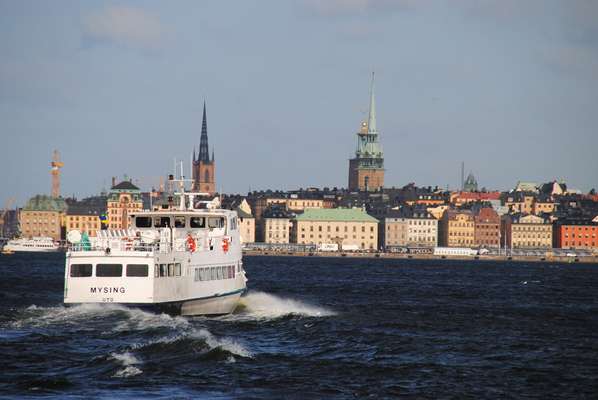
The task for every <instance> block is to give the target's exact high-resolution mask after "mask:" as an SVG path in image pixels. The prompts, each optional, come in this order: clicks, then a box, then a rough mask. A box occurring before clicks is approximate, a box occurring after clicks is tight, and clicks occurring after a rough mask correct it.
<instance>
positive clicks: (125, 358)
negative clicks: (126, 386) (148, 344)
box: [110, 351, 143, 378]
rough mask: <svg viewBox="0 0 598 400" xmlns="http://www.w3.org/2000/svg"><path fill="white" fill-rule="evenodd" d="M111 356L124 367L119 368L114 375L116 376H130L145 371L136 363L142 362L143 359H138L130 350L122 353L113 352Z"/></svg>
mask: <svg viewBox="0 0 598 400" xmlns="http://www.w3.org/2000/svg"><path fill="white" fill-rule="evenodd" d="M110 356H112V358H114V359H115V360H117V361H119V362H120V363H121V364H122V366H123V367H124V368H121V369H119V370H118V371H116V373H115V374H114V375H113V376H114V377H116V378H128V377H130V376H135V375H139V374H141V373H143V371H142V370H141V369H139V368H137V367H136V366H135V365H139V364H141V361H139V359H137V357H135V356H134V355H133V354H131V353H129V352H128V351H127V352H125V353H122V354H118V353H111V354H110Z"/></svg>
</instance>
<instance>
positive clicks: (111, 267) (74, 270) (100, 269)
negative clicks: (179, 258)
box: [70, 264, 180, 278]
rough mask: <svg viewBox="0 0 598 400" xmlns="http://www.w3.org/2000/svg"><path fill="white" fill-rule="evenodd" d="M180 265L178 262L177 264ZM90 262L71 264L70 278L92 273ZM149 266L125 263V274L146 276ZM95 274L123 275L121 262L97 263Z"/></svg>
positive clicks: (105, 275)
mask: <svg viewBox="0 0 598 400" xmlns="http://www.w3.org/2000/svg"><path fill="white" fill-rule="evenodd" d="M179 265H180V264H179ZM93 270H94V268H93V265H92V264H71V268H70V277H71V278H86V277H90V276H92V275H93ZM148 270H149V266H148V265H147V264H127V266H126V276H128V277H146V276H148ZM95 276H98V277H121V276H123V266H122V264H97V265H96V266H95Z"/></svg>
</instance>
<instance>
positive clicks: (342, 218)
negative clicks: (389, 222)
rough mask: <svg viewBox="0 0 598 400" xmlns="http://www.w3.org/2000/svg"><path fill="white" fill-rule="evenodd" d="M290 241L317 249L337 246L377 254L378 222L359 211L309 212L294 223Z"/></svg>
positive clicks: (331, 209) (348, 209) (343, 209)
mask: <svg viewBox="0 0 598 400" xmlns="http://www.w3.org/2000/svg"><path fill="white" fill-rule="evenodd" d="M291 241H292V242H293V243H298V244H315V245H322V244H330V243H336V244H338V245H339V247H340V248H352V247H354V248H355V249H360V250H375V249H376V248H377V245H378V220H377V219H376V218H374V217H372V216H370V215H368V214H367V213H366V212H365V211H363V210H361V209H357V208H322V209H313V208H308V209H306V210H305V212H303V213H302V214H298V215H297V216H296V217H295V218H294V219H293V225H292V231H291Z"/></svg>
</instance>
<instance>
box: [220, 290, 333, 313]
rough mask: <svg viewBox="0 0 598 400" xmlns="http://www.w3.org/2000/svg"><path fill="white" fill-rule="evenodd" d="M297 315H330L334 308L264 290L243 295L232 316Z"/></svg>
mask: <svg viewBox="0 0 598 400" xmlns="http://www.w3.org/2000/svg"><path fill="white" fill-rule="evenodd" d="M289 315H296V316H302V317H329V316H333V315H336V313H335V312H334V311H332V310H329V309H327V308H324V307H319V306H315V305H311V304H308V303H305V302H302V301H299V300H294V299H288V298H282V297H278V296H274V295H272V294H268V293H264V292H249V293H248V294H247V295H246V296H244V297H241V302H240V304H239V308H238V309H237V311H236V312H235V314H234V315H233V316H232V317H233V318H234V317H246V318H249V319H276V318H281V317H286V316H289Z"/></svg>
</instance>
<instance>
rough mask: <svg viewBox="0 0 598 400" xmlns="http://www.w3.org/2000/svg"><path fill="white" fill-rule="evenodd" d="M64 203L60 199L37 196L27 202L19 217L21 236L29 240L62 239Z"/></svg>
mask: <svg viewBox="0 0 598 400" xmlns="http://www.w3.org/2000/svg"><path fill="white" fill-rule="evenodd" d="M65 211H66V202H65V201H64V200H63V199H62V198H61V197H59V198H52V197H50V196H46V195H37V196H35V197H32V198H31V199H29V201H27V204H25V207H23V209H22V210H21V212H20V215H19V225H20V227H21V236H23V237H26V238H31V237H35V236H46V237H51V238H52V239H54V240H61V239H62V236H63V235H62V226H63V217H64V213H65Z"/></svg>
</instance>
